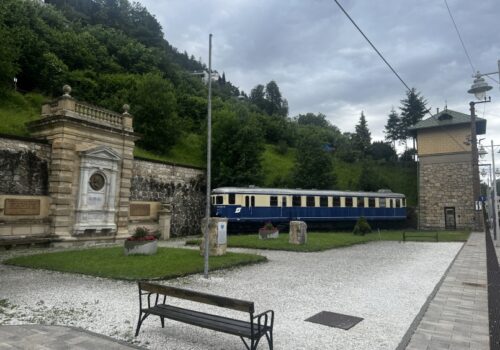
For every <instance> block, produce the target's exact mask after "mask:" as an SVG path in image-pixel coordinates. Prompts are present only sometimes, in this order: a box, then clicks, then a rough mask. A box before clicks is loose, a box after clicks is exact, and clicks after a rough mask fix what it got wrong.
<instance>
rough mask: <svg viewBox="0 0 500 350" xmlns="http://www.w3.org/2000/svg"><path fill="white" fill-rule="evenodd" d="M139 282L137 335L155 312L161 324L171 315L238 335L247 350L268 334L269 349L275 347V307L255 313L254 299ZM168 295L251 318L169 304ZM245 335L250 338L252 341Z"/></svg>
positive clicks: (170, 317)
mask: <svg viewBox="0 0 500 350" xmlns="http://www.w3.org/2000/svg"><path fill="white" fill-rule="evenodd" d="M138 284H139V309H140V311H139V320H138V321H137V329H136V332H135V336H136V337H137V335H138V334H139V330H140V328H141V324H142V322H144V320H145V319H146V318H147V317H148V316H149V315H155V316H159V317H160V321H161V326H162V328H164V327H165V321H164V319H165V318H168V319H171V320H175V321H179V322H184V323H188V324H191V325H194V326H199V327H203V328H208V329H212V330H214V331H219V332H224V333H228V334H233V335H237V336H239V337H240V338H241V340H242V341H243V343H244V344H245V346H246V348H247V349H248V350H255V349H257V345H258V344H259V341H260V339H261V338H262V337H264V336H265V337H266V339H267V342H268V344H269V349H271V350H272V349H273V324H274V311H272V310H268V311H266V312H263V313H261V314H258V315H256V316H254V303H253V302H250V301H245V300H239V299H231V298H226V297H221V296H218V295H211V294H206V293H200V292H195V291H192V290H186V289H181V288H176V287H168V286H162V285H158V284H153V283H149V282H139V283H138ZM167 296H168V297H173V298H180V299H185V300H190V301H195V302H199V303H205V304H209V305H215V306H219V307H221V308H226V309H232V310H237V311H242V312H246V313H248V317H249V318H248V320H239V319H234V318H229V317H225V316H219V315H214V314H208V313H204V312H200V311H195V310H192V309H186V308H181V307H177V306H174V305H171V304H170V298H169V300H168V301H169V303H166V301H167ZM145 300H147V303H145V302H144V303H143V301H145ZM245 339H248V340H249V343H248V342H247V341H246V340H245Z"/></svg>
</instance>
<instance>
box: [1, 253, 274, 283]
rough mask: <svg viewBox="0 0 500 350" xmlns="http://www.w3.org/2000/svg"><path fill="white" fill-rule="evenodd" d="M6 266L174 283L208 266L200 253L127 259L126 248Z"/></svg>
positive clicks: (222, 259) (225, 264)
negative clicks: (174, 280)
mask: <svg viewBox="0 0 500 350" xmlns="http://www.w3.org/2000/svg"><path fill="white" fill-rule="evenodd" d="M266 260H267V259H266V258H265V257H264V256H260V255H254V254H240V253H227V254H226V255H224V256H217V257H210V260H209V267H210V270H212V271H213V270H218V269H225V268H230V267H233V266H238V265H247V264H252V263H257V262H263V261H266ZM4 264H8V265H16V266H24V267H31V268H36V269H46V270H54V271H62V272H72V273H81V274H84V275H91V276H97V277H107V278H114V279H123V280H139V279H170V278H175V277H180V276H184V275H189V274H194V273H199V272H203V266H204V265H203V256H201V255H200V251H199V250H192V249H179V248H158V253H157V254H156V255H151V256H144V255H130V256H125V255H124V254H123V247H112V248H91V249H85V250H73V251H64V252H56V253H44V254H36V255H29V256H20V257H16V258H12V259H9V260H7V261H5V262H4Z"/></svg>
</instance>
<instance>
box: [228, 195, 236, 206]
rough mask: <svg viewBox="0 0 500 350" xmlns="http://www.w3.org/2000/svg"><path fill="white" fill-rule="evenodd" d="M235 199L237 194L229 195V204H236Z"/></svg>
mask: <svg viewBox="0 0 500 350" xmlns="http://www.w3.org/2000/svg"><path fill="white" fill-rule="evenodd" d="M235 198H236V196H235V194H234V193H230V194H229V202H228V203H229V204H234V203H235V202H236V200H235Z"/></svg>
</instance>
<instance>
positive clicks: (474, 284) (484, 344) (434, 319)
mask: <svg viewBox="0 0 500 350" xmlns="http://www.w3.org/2000/svg"><path fill="white" fill-rule="evenodd" d="M488 326H489V320H488V289H487V271H486V244H485V236H484V232H473V233H472V234H471V236H470V238H469V240H468V241H467V243H466V244H465V245H464V247H463V249H462V250H461V251H460V252H459V254H458V256H457V258H456V260H455V262H454V263H453V265H452V266H451V268H450V270H449V271H448V274H447V275H446V276H445V278H444V281H443V283H442V285H441V286H440V287H439V290H438V291H437V293H436V295H435V296H434V298H433V299H432V300H431V301H430V304H429V307H428V309H427V310H426V311H425V313H424V315H423V318H422V320H421V321H420V323H419V324H418V326H417V328H416V330H415V332H414V334H413V336H412V337H411V340H410V342H409V344H408V346H407V347H406V349H407V350H426V349H428V350H431V349H432V350H441V349H453V350H461V349H470V350H472V349H474V350H483V349H484V350H489V349H490V345H489V333H488V332H489V330H488Z"/></svg>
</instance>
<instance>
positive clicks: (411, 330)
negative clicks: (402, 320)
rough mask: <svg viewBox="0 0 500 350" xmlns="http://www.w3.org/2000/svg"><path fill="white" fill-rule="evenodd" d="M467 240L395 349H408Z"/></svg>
mask: <svg viewBox="0 0 500 350" xmlns="http://www.w3.org/2000/svg"><path fill="white" fill-rule="evenodd" d="M471 234H472V232H471ZM469 239H470V236H469ZM468 241H469V240H467V242H468ZM467 242H464V244H462V247H461V248H460V249H459V250H458V252H457V254H456V255H455V257H454V258H453V260H452V261H451V262H450V265H449V266H448V268H447V269H446V271H445V272H444V274H443V277H441V279H440V280H439V282H438V283H437V284H436V286H435V287H434V289H433V290H432V292H431V294H429V296H428V297H427V300H426V301H425V303H424V304H423V305H422V307H421V308H420V311H419V312H418V314H417V315H416V316H415V318H414V319H413V322H412V323H411V324H410V327H408V330H407V331H406V333H405V335H404V336H403V338H402V339H401V342H400V343H399V345H398V346H397V348H396V349H395V350H405V349H406V347H407V346H408V344H409V343H410V340H411V337H412V336H413V334H414V333H415V330H416V329H417V327H418V325H419V324H420V322H421V321H422V319H423V318H424V314H425V312H426V311H427V309H428V308H429V304H430V303H431V301H432V300H433V299H434V297H435V296H436V294H437V292H438V291H439V288H441V285H442V284H443V282H444V280H445V278H446V277H447V276H448V273H449V272H450V270H451V267H452V266H453V264H454V263H455V260H457V258H458V256H459V255H460V253H461V252H462V250H463V249H464V247H465V245H466V244H467Z"/></svg>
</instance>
